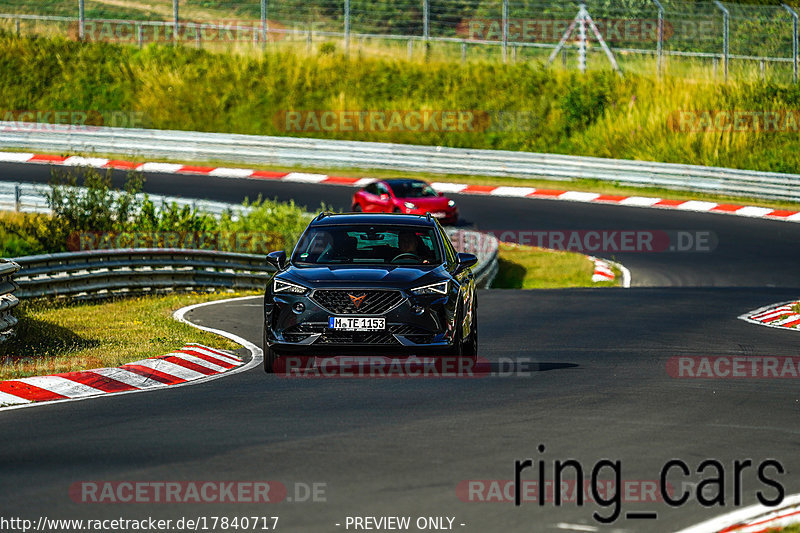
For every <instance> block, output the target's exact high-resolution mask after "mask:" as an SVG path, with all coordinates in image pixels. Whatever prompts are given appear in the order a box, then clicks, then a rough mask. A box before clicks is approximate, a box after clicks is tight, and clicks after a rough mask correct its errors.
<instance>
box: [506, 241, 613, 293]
mask: <svg viewBox="0 0 800 533" xmlns="http://www.w3.org/2000/svg"><path fill="white" fill-rule="evenodd" d="M498 264H499V267H500V269H499V271H498V273H497V277H495V279H494V282H492V288H494V289H562V288H568V287H617V286H619V280H621V279H622V277H621V272H619V271H618V270H617V269H616V267H614V268H613V270H614V274H615V275H616V278H615V280H614V281H602V282H598V283H594V282H592V273H593V272H594V264H593V263H592V262H591V261H589V260H588V259H587V258H586V256H585V255H582V254H578V253H575V252H564V251H557V250H547V249H544V248H536V247H534V246H521V245H516V244H505V243H501V244H500V249H499V251H498Z"/></svg>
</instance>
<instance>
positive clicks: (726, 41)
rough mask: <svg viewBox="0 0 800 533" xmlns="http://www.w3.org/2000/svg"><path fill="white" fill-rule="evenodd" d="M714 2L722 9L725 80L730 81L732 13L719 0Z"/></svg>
mask: <svg viewBox="0 0 800 533" xmlns="http://www.w3.org/2000/svg"><path fill="white" fill-rule="evenodd" d="M714 4H715V5H716V6H717V7H718V8H719V9H720V11H722V57H723V59H722V61H723V62H722V71H723V74H724V76H725V81H726V82H727V81H728V59H729V55H730V54H729V46H730V18H731V14H730V12H729V11H728V9H727V8H726V7H725V6H724V5H722V2H720V1H719V0H714Z"/></svg>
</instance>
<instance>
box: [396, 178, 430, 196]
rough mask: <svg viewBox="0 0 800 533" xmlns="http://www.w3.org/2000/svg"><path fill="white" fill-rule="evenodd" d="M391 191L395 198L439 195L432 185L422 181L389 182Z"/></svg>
mask: <svg viewBox="0 0 800 533" xmlns="http://www.w3.org/2000/svg"><path fill="white" fill-rule="evenodd" d="M390 185H391V187H392V192H393V193H394V195H395V196H396V197H397V198H429V197H433V196H439V195H438V194H437V193H436V191H435V190H433V187H431V186H430V185H428V184H427V183H425V182H424V181H404V182H399V183H391V184H390Z"/></svg>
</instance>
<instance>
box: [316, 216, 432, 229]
mask: <svg viewBox="0 0 800 533" xmlns="http://www.w3.org/2000/svg"><path fill="white" fill-rule="evenodd" d="M367 224H368V225H372V224H381V225H387V226H429V227H434V226H435V225H436V223H435V222H434V221H433V219H432V218H431V219H429V218H428V217H427V216H425V215H405V214H401V213H341V214H339V213H321V214H320V215H317V217H316V218H315V219H314V220H313V221H312V222H311V225H312V226H348V225H367Z"/></svg>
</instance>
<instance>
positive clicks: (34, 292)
mask: <svg viewBox="0 0 800 533" xmlns="http://www.w3.org/2000/svg"><path fill="white" fill-rule="evenodd" d="M449 233H451V235H454V237H453V239H454V245H455V246H456V249H458V250H459V251H469V250H470V249H473V248H474V249H475V251H476V255H478V257H479V262H478V265H476V266H475V267H474V271H475V277H476V283H477V284H478V285H479V286H488V285H489V284H490V283H491V281H492V279H493V278H494V275H495V274H496V272H497V240H496V239H494V237H489V238H490V239H492V240H493V241H494V247H492V246H491V245H489V246H486V245H485V240H486V238H487V236H486V235H484V234H480V233H477V232H472V231H464V230H449ZM478 242H481V243H483V244H482V245H481V246H478V245H477V243H478ZM15 261H16V263H11V264H12V265H14V269H13V270H12V269H11V268H10V267H9V269H8V271H9V273H13V272H16V269H20V271H19V272H18V273H17V275H16V276H15V277H14V281H13V282H12V281H10V278H9V280H8V282H9V287H12V288H11V289H10V290H13V288H16V287H17V286H18V287H19V288H18V289H17V294H18V296H19V297H21V298H40V297H70V298H80V299H99V298H107V297H112V296H127V295H132V294H140V293H156V292H165V291H176V290H202V289H238V290H250V289H263V288H264V287H265V286H266V284H267V281H268V280H269V279H270V277H271V276H272V274H273V272H274V268H273V267H272V266H270V265H268V264H267V263H266V260H265V257H264V256H262V255H252V254H239V253H231V252H218V251H212V250H190V249H150V248H147V249H128V250H92V251H86V252H70V253H59V254H44V255H33V256H26V257H19V258H16V259H15ZM1 273H2V270H0V275H1ZM9 275H10V274H9ZM0 279H2V278H0ZM2 287H3V285H0V290H2ZM14 300H15V301H16V299H14ZM13 305H16V303H14V304H13ZM12 325H13V324H12ZM0 329H2V328H0Z"/></svg>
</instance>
